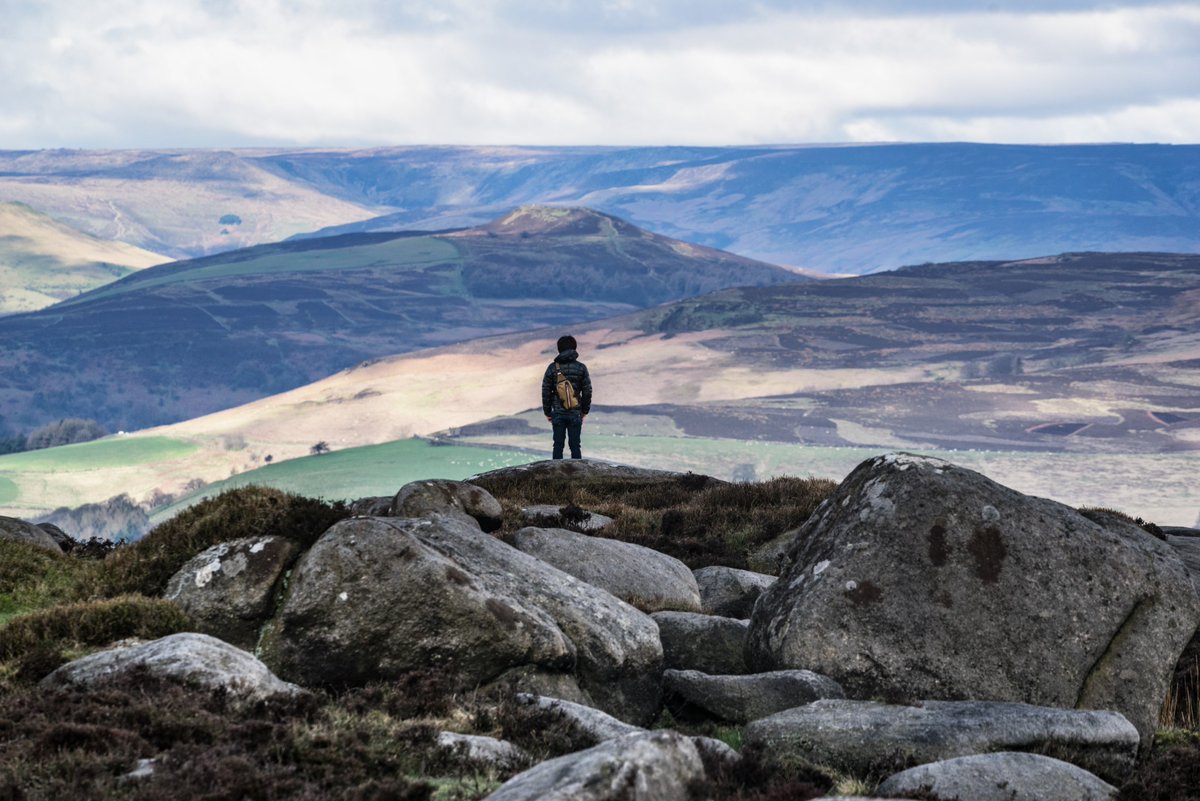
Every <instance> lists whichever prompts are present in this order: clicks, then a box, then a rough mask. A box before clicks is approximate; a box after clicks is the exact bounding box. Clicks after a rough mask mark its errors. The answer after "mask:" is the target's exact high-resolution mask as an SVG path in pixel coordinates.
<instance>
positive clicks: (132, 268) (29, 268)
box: [0, 203, 170, 314]
mask: <svg viewBox="0 0 1200 801" xmlns="http://www.w3.org/2000/svg"><path fill="white" fill-rule="evenodd" d="M166 261H170V259H169V258H167V257H166V256H161V255H159V254H157V253H151V252H150V251H148V250H142V249H141V248H138V247H134V246H133V245H128V244H125V243H124V242H114V241H106V240H103V239H97V238H96V237H93V236H89V235H87V234H84V233H82V232H80V231H77V230H75V229H73V228H71V227H69V226H66V225H63V224H62V223H59V222H56V221H55V220H53V219H51V218H50V217H48V216H46V215H45V214H41V213H39V212H37V211H35V210H33V209H32V208H30V207H29V206H26V205H24V204H23V203H0V314H11V313H13V312H24V311H34V310H36V309H41V308H45V307H46V306H50V305H51V304H54V303H57V302H58V301H61V300H67V299H69V298H73V297H75V296H76V295H78V294H80V293H82V292H86V291H88V290H90V289H95V288H96V287H99V286H103V285H104V284H107V283H110V282H112V281H115V280H117V279H118V278H121V277H123V276H126V275H129V274H130V273H133V272H136V271H137V270H140V269H142V268H145V267H150V266H152V265H155V264H162V263H163V262H166Z"/></svg>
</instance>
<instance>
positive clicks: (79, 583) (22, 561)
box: [0, 540, 92, 620]
mask: <svg viewBox="0 0 1200 801" xmlns="http://www.w3.org/2000/svg"><path fill="white" fill-rule="evenodd" d="M91 569H92V568H91V567H90V564H89V563H88V562H87V561H86V560H84V559H79V558H76V557H75V555H74V553H72V554H70V555H67V554H61V553H55V552H53V551H50V550H48V549H46V548H39V547H37V546H35V545H30V544H28V543H24V542H13V541H12V540H0V620H3V619H4V618H5V617H11V616H12V615H17V614H22V613H24V612H28V611H31V610H33V609H40V608H42V607H44V606H49V605H51V604H55V603H60V602H63V601H76V600H80V599H81V598H82V597H84V590H83V585H84V584H85V583H86V578H87V574H88V573H89V572H90V571H91Z"/></svg>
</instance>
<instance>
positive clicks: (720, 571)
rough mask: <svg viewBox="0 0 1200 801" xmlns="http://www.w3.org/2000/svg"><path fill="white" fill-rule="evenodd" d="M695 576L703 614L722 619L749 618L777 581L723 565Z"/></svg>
mask: <svg viewBox="0 0 1200 801" xmlns="http://www.w3.org/2000/svg"><path fill="white" fill-rule="evenodd" d="M692 574H693V575H694V576H695V577H696V585H697V586H698V587H699V588H700V607H701V608H700V611H701V612H703V613H704V614H706V615H720V616H721V617H735V618H748V617H750V613H751V612H753V611H754V602H755V601H757V600H758V596H760V595H762V593H763V590H765V589H767V587H770V586H771V585H772V584H774V583H775V581H776V578H775V576H768V575H766V574H765V573H755V572H754V571H752V570H739V569H738V568H736V567H725V566H723V565H713V566H711V567H701V568H698V569H697V570H694V571H692Z"/></svg>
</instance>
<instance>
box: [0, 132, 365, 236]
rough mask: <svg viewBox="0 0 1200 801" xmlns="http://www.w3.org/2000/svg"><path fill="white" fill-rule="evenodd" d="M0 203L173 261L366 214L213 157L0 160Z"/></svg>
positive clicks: (42, 154)
mask: <svg viewBox="0 0 1200 801" xmlns="http://www.w3.org/2000/svg"><path fill="white" fill-rule="evenodd" d="M0 173H2V174H0V197H3V198H6V199H11V200H19V201H22V202H24V203H27V204H29V205H30V206H33V207H34V208H36V209H40V210H42V211H44V212H45V213H47V214H49V215H51V216H52V217H54V218H55V219H58V220H62V221H64V222H66V223H67V224H69V225H70V226H72V227H74V228H78V229H79V230H81V231H86V232H87V233H89V234H92V235H94V236H98V237H101V238H103V239H116V240H121V241H123V242H128V243H130V244H134V245H137V246H139V247H143V248H148V249H150V250H153V251H156V252H159V253H166V254H168V255H170V256H172V257H174V258H187V257H190V256H199V255H202V254H205V253H212V252H216V251H222V250H232V249H235V248H240V247H246V246H248V245H257V244H260V243H262V242H274V241H278V240H281V239H286V238H287V237H289V236H292V235H293V234H298V233H304V232H308V231H314V230H316V229H318V228H321V227H323V226H330V225H341V224H345V223H350V222H354V221H356V220H364V219H367V218H370V217H372V216H374V215H375V214H376V213H377V212H378V211H380V209H379V208H378V207H376V206H374V205H373V204H371V203H370V201H368V200H366V199H362V200H359V201H358V202H353V201H347V200H343V199H339V198H335V197H331V196H329V195H326V194H324V193H322V192H320V191H318V190H315V189H313V188H311V187H308V186H305V185H304V184H302V183H298V182H295V181H291V180H288V179H287V178H286V177H283V176H280V175H278V174H276V172H274V171H271V170H268V169H264V168H263V167H261V166H259V165H258V164H256V163H255V162H254V161H253V160H250V159H247V158H243V157H242V156H240V155H235V154H234V153H232V152H229V151H220V150H171V151H139V150H122V151H102V150H92V151H59V150H50V151H32V152H12V151H10V152H0Z"/></svg>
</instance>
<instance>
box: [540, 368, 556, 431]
mask: <svg viewBox="0 0 1200 801" xmlns="http://www.w3.org/2000/svg"><path fill="white" fill-rule="evenodd" d="M553 402H554V365H550V366H549V367H547V368H546V374H545V375H544V376H542V414H544V415H546V419H547V420H549V419H550V411H551V407H552V405H553Z"/></svg>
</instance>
